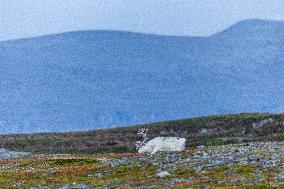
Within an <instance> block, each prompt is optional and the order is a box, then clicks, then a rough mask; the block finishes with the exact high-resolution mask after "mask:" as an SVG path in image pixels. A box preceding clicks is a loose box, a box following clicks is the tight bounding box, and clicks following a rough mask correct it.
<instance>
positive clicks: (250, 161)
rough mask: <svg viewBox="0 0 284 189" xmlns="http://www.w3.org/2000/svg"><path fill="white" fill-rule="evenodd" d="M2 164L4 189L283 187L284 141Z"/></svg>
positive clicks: (0, 181)
mask: <svg viewBox="0 0 284 189" xmlns="http://www.w3.org/2000/svg"><path fill="white" fill-rule="evenodd" d="M23 155H25V156H24V157H22V158H19V157H17V158H14V159H11V158H10V159H2V160H0V186H1V187H2V188H33V189H36V188H64V189H68V188H85V189H86V188H217V187H220V188H233V187H238V188H253V187H255V188H284V142H251V143H244V144H234V145H220V146H207V147H206V146H198V147H191V148H187V149H186V150H185V151H183V152H181V153H158V154H155V155H142V154H137V153H116V154H115V153H104V154H96V155H32V156H26V155H27V154H23Z"/></svg>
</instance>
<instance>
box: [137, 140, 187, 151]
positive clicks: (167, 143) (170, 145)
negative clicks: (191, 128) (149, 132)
mask: <svg viewBox="0 0 284 189" xmlns="http://www.w3.org/2000/svg"><path fill="white" fill-rule="evenodd" d="M185 142H186V139H185V138H179V137H156V138H154V139H152V140H149V141H148V142H146V143H145V144H143V145H142V146H141V147H140V148H139V149H138V152H139V153H150V154H155V153H156V152H159V151H160V152H174V151H183V150H184V149H185Z"/></svg>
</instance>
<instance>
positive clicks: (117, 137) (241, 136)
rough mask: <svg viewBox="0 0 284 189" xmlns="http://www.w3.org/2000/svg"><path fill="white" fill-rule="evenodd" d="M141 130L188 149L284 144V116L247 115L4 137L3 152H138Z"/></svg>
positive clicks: (0, 145)
mask: <svg viewBox="0 0 284 189" xmlns="http://www.w3.org/2000/svg"><path fill="white" fill-rule="evenodd" d="M139 128H148V129H149V132H148V138H149V139H152V138H154V137H157V136H177V137H185V138H186V139H187V142H186V147H192V146H197V145H201V144H202V145H207V146H208V145H221V144H233V143H246V142H255V141H262V142H264V141H283V140H284V134H283V133H284V114H269V113H243V114H232V115H218V116H207V117H198V118H192V119H185V120H176V121H168V122H158V123H152V124H146V125H138V126H131V127H124V128H112V129H103V130H95V131H84V132H68V133H38V134H17V135H0V148H5V149H9V150H16V151H26V152H34V153H47V154H50V153H51V154H52V153H60V154H61V153H76V154H86V153H87V154H93V153H97V152H135V151H136V150H135V145H134V144H135V142H136V141H138V140H141V138H140V136H138V135H137V134H136V133H137V131H138V130H139Z"/></svg>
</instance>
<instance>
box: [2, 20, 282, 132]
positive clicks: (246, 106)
mask: <svg viewBox="0 0 284 189" xmlns="http://www.w3.org/2000/svg"><path fill="white" fill-rule="evenodd" d="M283 23H284V22H278V21H263V20H246V21H242V22H239V23H237V24H235V25H233V26H231V27H230V28H228V29H227V30H225V31H223V32H220V33H217V34H215V35H212V36H210V37H175V36H159V35H152V34H140V33H132V32H124V31H104V30H102V31H80V32H68V33H64V34H56V35H49V36H43V37H36V38H32V39H20V40H11V41H5V42H0V107H1V108H0V133H11V132H12V133H15V132H47V131H67V130H88V129H98V128H109V127H114V126H125V125H133V124H140V123H148V122H156V121H161V120H171V119H180V118H188V117H194V116H202V115H208V114H219V113H235V112H282V111H283V109H284V101H283V100H282V99H283V94H284V88H283V83H284V73H283V70H284V69H283V68H284V62H283V60H284V55H283V52H284V24H283Z"/></svg>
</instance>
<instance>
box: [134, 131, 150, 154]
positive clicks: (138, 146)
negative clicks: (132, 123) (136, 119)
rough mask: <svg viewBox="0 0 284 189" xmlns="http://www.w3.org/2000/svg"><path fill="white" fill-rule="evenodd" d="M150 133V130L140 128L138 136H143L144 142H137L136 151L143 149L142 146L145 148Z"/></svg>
mask: <svg viewBox="0 0 284 189" xmlns="http://www.w3.org/2000/svg"><path fill="white" fill-rule="evenodd" d="M148 131H149V129H145V128H140V129H139V130H138V132H137V135H139V136H142V137H143V140H142V141H136V142H135V146H136V150H139V148H141V146H143V145H144V144H145V143H146V141H147V140H148V137H147V132H148Z"/></svg>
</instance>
